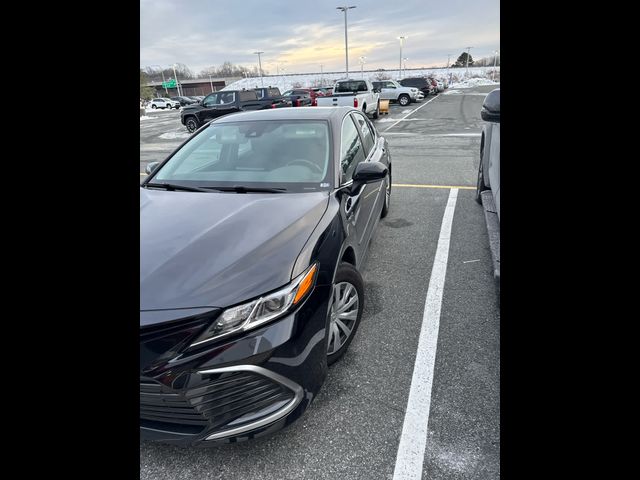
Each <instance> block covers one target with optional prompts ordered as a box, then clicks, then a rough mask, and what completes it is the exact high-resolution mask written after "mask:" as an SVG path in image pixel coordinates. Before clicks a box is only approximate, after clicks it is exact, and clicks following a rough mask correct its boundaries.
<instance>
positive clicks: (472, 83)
mask: <svg viewBox="0 0 640 480" xmlns="http://www.w3.org/2000/svg"><path fill="white" fill-rule="evenodd" d="M480 85H500V82H494V81H493V80H491V78H488V77H485V78H469V79H466V80H463V81H462V82H459V83H453V84H451V88H473V87H477V86H480Z"/></svg>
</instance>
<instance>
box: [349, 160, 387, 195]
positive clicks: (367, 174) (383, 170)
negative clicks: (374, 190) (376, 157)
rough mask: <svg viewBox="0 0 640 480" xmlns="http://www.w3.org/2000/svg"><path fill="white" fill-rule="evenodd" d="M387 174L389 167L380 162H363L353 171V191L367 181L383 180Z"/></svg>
mask: <svg viewBox="0 0 640 480" xmlns="http://www.w3.org/2000/svg"><path fill="white" fill-rule="evenodd" d="M386 176H387V167H386V166H385V165H384V164H383V163H380V162H361V163H359V164H358V165H356V169H355V170H354V172H353V177H352V178H353V185H352V186H351V191H352V192H353V191H356V190H358V189H359V188H360V187H361V186H362V185H364V184H366V183H373V182H378V181H380V180H383V179H384V178H385V177H386Z"/></svg>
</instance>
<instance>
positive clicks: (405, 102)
mask: <svg viewBox="0 0 640 480" xmlns="http://www.w3.org/2000/svg"><path fill="white" fill-rule="evenodd" d="M398 103H399V104H400V105H402V106H403V107H406V106H407V105H409V104H410V103H411V97H409V95H406V94H402V95H400V96H399V97H398Z"/></svg>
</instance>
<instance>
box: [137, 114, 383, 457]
mask: <svg viewBox="0 0 640 480" xmlns="http://www.w3.org/2000/svg"><path fill="white" fill-rule="evenodd" d="M148 172H149V173H150V175H149V176H148V177H147V178H146V179H145V180H144V181H143V182H142V184H141V188H140V240H141V243H140V430H141V437H142V438H145V439H149V440H156V441H161V442H165V443H176V444H182V445H200V446H202V445H208V444H212V443H216V442H235V441H240V440H246V439H249V438H254V437H258V436H262V435H266V434H269V433H272V432H274V431H277V430H279V429H281V428H283V427H285V426H286V425H288V424H290V423H291V422H293V421H294V420H295V419H297V418H298V417H299V416H300V415H301V414H302V413H303V412H304V411H305V409H306V408H307V407H308V406H309V405H310V404H311V402H312V401H313V399H314V398H315V396H316V394H317V392H318V390H319V389H320V387H321V385H322V383H323V382H324V379H325V377H326V375H327V366H328V365H330V364H332V363H333V362H335V361H336V360H338V359H339V358H340V357H341V356H342V355H343V354H344V352H345V350H346V349H347V348H348V346H349V344H350V343H351V341H352V340H353V337H354V335H355V334H356V331H357V329H358V326H359V323H360V319H361V316H362V311H363V307H364V302H365V292H364V289H363V280H362V277H361V274H360V272H361V271H362V269H363V266H364V264H365V261H366V257H367V250H368V246H369V242H370V240H371V238H372V236H373V234H374V232H375V229H376V226H377V224H378V221H379V219H380V218H381V217H384V216H385V215H387V212H388V211H389V201H390V194H391V156H390V154H389V147H388V144H387V141H386V140H385V138H383V137H381V136H380V135H379V134H378V132H377V131H376V129H375V127H374V126H373V124H372V123H371V122H370V121H369V119H367V118H366V116H365V115H363V114H362V113H361V112H360V111H358V110H356V109H353V108H349V107H326V108H322V107H319V108H295V109H294V108H288V109H273V110H261V111H252V112H241V113H235V114H232V115H228V116H225V117H221V118H218V119H216V120H214V121H213V122H210V123H208V124H206V125H204V126H202V127H201V128H199V129H198V131H197V132H195V133H194V135H193V136H191V137H190V138H189V139H188V140H187V141H185V142H184V143H183V144H182V145H181V146H180V147H178V148H177V149H176V150H175V151H174V152H173V153H172V154H171V155H170V156H169V157H168V158H167V159H166V160H164V161H163V162H162V163H161V164H159V165H158V164H155V165H150V167H149V170H148Z"/></svg>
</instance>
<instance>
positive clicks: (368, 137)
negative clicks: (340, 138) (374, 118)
mask: <svg viewBox="0 0 640 480" xmlns="http://www.w3.org/2000/svg"><path fill="white" fill-rule="evenodd" d="M353 116H354V117H355V120H356V125H358V130H360V136H361V137H362V142H363V143H364V156H365V157H368V156H369V152H370V151H371V149H372V148H373V143H374V140H373V135H372V133H371V129H370V128H369V125H368V124H367V120H366V119H365V118H364V116H363V115H360V114H359V113H354V114H353Z"/></svg>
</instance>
